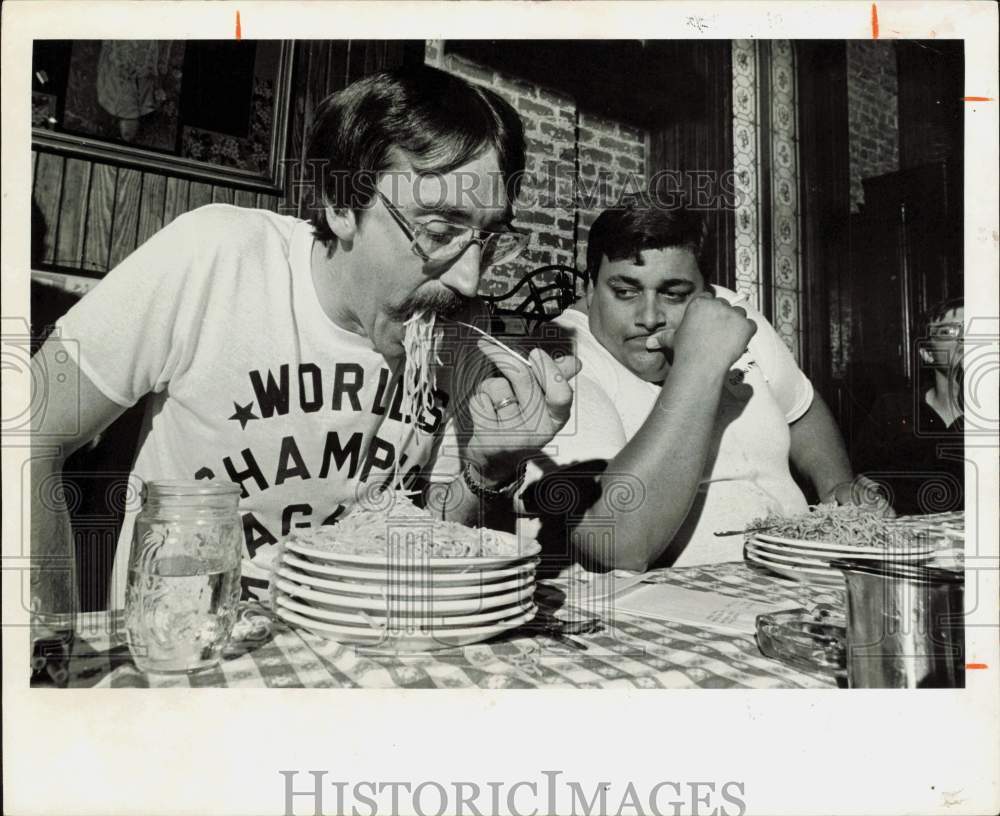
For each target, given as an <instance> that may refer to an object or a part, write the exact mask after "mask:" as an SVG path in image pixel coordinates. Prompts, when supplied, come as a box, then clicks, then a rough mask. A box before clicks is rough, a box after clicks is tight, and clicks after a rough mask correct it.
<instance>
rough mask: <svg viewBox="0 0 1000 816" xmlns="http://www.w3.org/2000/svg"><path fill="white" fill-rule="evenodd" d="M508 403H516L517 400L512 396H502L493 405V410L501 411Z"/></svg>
mask: <svg viewBox="0 0 1000 816" xmlns="http://www.w3.org/2000/svg"><path fill="white" fill-rule="evenodd" d="M508 405H517V400H516V399H515V398H514V397H504V399H502V400H500V402H498V403H497V404H496V405H494V406H493V410H494V411H501V410H503V409H504V408H506V407H507V406H508Z"/></svg>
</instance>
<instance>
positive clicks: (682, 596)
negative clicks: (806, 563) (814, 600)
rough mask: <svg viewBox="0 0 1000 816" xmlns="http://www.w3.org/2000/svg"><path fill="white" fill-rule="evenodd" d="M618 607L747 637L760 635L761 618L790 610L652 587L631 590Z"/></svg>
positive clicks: (692, 592) (737, 599)
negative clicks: (758, 630) (766, 614)
mask: <svg viewBox="0 0 1000 816" xmlns="http://www.w3.org/2000/svg"><path fill="white" fill-rule="evenodd" d="M614 605H615V612H625V613H628V614H631V615H640V616H641V617H644V618H656V619H657V620H668V621H674V622H676V623H686V624H689V625H691V626H704V627H706V628H709V629H719V630H722V631H726V632H736V633H738V634H744V635H753V634H755V633H756V631H757V616H758V615H763V614H765V613H768V612H777V611H779V610H780V609H783V608H785V607H787V606H788V604H785V605H784V606H777V605H775V604H766V603H760V602H759V601H749V600H746V599H744V598H733V597H730V596H728V595H719V594H718V593H716V592H700V591H698V590H694V589H684V588H683V587H675V586H670V585H669V584H650V585H647V586H644V587H640V588H638V589H633V590H630V591H629V592H626V593H625V594H624V595H622V596H620V597H618V598H616V599H615V601H614Z"/></svg>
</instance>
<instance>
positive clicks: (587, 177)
mask: <svg viewBox="0 0 1000 816" xmlns="http://www.w3.org/2000/svg"><path fill="white" fill-rule="evenodd" d="M425 58H426V62H427V64H428V65H433V66H435V67H438V68H442V69H444V70H446V71H450V72H451V73H454V74H456V75H458V76H461V77H463V78H465V79H467V80H469V81H470V82H474V83H478V84H480V85H486V86H489V87H490V88H492V89H493V90H495V91H496V92H497V93H499V94H500V95H501V96H502V97H503V98H504V99H506V100H507V101H508V102H509V103H510V104H511V105H513V106H514V108H515V109H516V110H517V111H518V113H520V114H521V118H522V120H523V121H524V127H525V137H526V139H527V148H528V152H527V174H526V178H525V182H524V186H523V189H522V192H521V197H520V199H519V201H518V205H517V211H516V220H515V222H514V223H515V225H517V226H520V227H524V228H526V229H529V230H531V231H532V233H533V237H532V240H531V244H530V245H529V247H528V249H527V250H526V251H525V253H524V255H523V256H522V257H521V258H519V259H518V260H517V261H515V262H514V263H511V264H507V265H505V266H503V267H499V268H497V269H495V270H492V271H491V272H489V273H488V274H487V275H485V276H484V279H483V286H482V290H483V293H484V294H499V293H502V292H506V291H507V290H509V289H510V288H511V286H512V285H513V284H514V283H516V282H517V281H518V280H519V279H520V277H521V276H522V275H523V274H524V273H525V272H528V271H530V270H532V269H536V268H538V267H539V266H544V265H546V264H562V265H564V266H576V267H577V268H579V269H583V267H584V265H585V259H586V237H587V232H588V231H589V228H590V224H591V223H593V220H594V218H596V216H597V214H598V213H599V212H600V211H601V210H602V209H603V208H604V207H607V206H610V205H611V204H613V203H614V202H615V201H617V200H618V199H619V198H620V196H621V194H622V192H623V191H625V192H628V191H630V190H635V189H637V188H640V189H641V188H642V187H643V186H644V179H645V173H646V134H645V132H643V131H642V130H639V129H636V128H632V127H628V126H626V125H623V124H621V123H618V122H613V121H609V120H607V119H601V118H598V117H594V116H590V115H589V114H587V113H585V112H582V111H580V110H579V109H578V107H577V105H576V102H575V100H574V99H573V98H572V97H571V96H569V95H568V94H566V93H564V92H561V91H556V90H552V89H550V88H545V87H541V86H538V85H536V84H532V83H529V82H526V81H524V80H521V79H519V78H518V77H516V76H511V75H509V74H506V73H501V72H499V71H495V70H493V69H492V68H489V67H488V66H485V65H482V64H479V63H476V62H474V61H472V60H469V59H467V58H465V57H460V56H456V55H455V54H446V53H445V47H444V42H443V41H441V40H428V41H427V46H426V55H425Z"/></svg>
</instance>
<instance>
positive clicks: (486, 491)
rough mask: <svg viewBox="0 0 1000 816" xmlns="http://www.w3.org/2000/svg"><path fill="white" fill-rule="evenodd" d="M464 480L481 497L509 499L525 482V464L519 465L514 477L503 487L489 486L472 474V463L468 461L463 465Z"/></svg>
mask: <svg viewBox="0 0 1000 816" xmlns="http://www.w3.org/2000/svg"><path fill="white" fill-rule="evenodd" d="M462 481H464V482H465V484H466V485H467V486H468V488H469V490H471V491H472V492H473V494H474V495H476V496H479V498H481V499H494V500H495V499H509V498H510V497H511V496H513V495H514V494H515V493H517V491H518V490H520V489H521V484H522V483H523V482H524V466H523V465H521V466H519V467H518V469H517V472H516V473H515V474H514V478H513V479H511V480H510V481H509V482H507V484H505V485H503V486H502V487H487V486H486V485H484V484H482V483H481V482H480V481H479V480H478V479H476V477H475V476H473V475H472V463H471V462H466V463H465V464H464V465H462Z"/></svg>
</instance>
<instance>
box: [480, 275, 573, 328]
mask: <svg viewBox="0 0 1000 816" xmlns="http://www.w3.org/2000/svg"><path fill="white" fill-rule="evenodd" d="M586 284H587V278H586V276H585V275H584V274H583V273H582V272H580V271H579V270H577V269H574V268H573V267H570V266H561V265H560V264H549V265H548V266H541V267H539V268H538V269H534V270H532V271H531V272H528V273H527V274H526V275H524V277H522V278H521V280H519V281H518V282H517V283H516V284H514V286H513V287H512V288H511V289H510V290H508V291H507V292H504V293H503V294H500V295H491V296H486V297H484V298H483V300H485V301H486V304H487V308H488V309H489V311H490V315H491V317H492V322H493V325H492V328H493V331H494V333H495V334H505V335H530V334H534V332H535V330H536V329H537V328H538V326H539V325H540V324H541V323H545V322H546V321H548V320H551V319H552V318H553V317H555V316H556V315H558V314H560V313H561V312H562V311H563V310H564V309H567V308H569V307H570V306H572V305H573V303H575V302H576V300H577V299H578V298H579V297H580V295H582V294H583V290H584V288H585V287H586Z"/></svg>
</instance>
